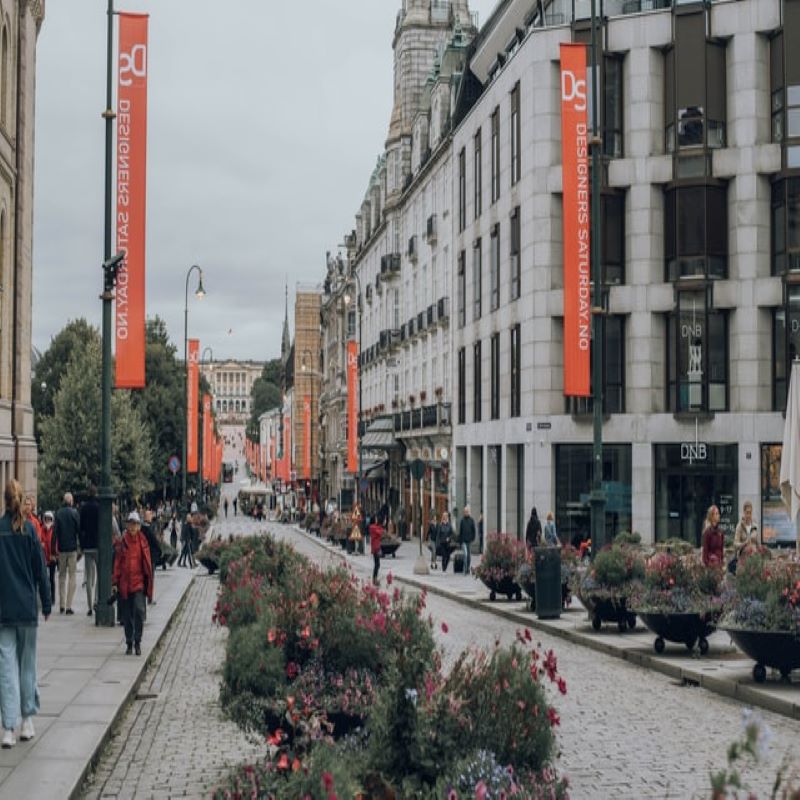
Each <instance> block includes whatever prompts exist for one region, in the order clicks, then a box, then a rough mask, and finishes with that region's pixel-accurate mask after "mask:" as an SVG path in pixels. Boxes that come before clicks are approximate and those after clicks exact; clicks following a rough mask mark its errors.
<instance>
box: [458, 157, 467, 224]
mask: <svg viewBox="0 0 800 800" xmlns="http://www.w3.org/2000/svg"><path fill="white" fill-rule="evenodd" d="M466 227H467V150H466V148H465V147H462V148H461V152H459V154H458V230H459V231H463V230H464V228H466Z"/></svg>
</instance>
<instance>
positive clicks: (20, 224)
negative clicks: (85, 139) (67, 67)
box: [0, 0, 45, 495]
mask: <svg viewBox="0 0 800 800" xmlns="http://www.w3.org/2000/svg"><path fill="white" fill-rule="evenodd" d="M44 5H45V4H44V2H43V0H2V2H0V11H2V14H0V133H1V134H2V135H0V287H2V293H0V483H2V484H3V485H4V484H5V482H6V481H7V480H8V479H9V478H14V477H15V478H16V479H17V480H18V481H19V482H20V483H21V484H22V487H23V490H24V491H25V492H26V493H31V494H34V495H35V494H36V485H37V473H36V470H37V466H36V462H37V458H38V451H37V446H36V441H35V439H34V436H33V408H32V407H31V333H32V331H31V319H32V294H31V288H32V273H33V264H32V257H31V253H32V251H33V149H34V148H33V141H34V117H35V114H34V112H35V85H36V82H35V80H36V39H37V37H38V35H39V29H40V28H41V25H42V21H43V19H44Z"/></svg>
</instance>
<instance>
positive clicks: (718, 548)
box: [702, 506, 725, 567]
mask: <svg viewBox="0 0 800 800" xmlns="http://www.w3.org/2000/svg"><path fill="white" fill-rule="evenodd" d="M702 545H703V563H704V564H705V565H706V566H707V567H710V566H719V565H720V564H722V558H723V554H724V550H725V534H724V533H723V532H722V529H721V528H720V527H719V509H718V508H717V507H716V506H711V508H709V509H708V514H706V526H705V528H704V530H703V539H702Z"/></svg>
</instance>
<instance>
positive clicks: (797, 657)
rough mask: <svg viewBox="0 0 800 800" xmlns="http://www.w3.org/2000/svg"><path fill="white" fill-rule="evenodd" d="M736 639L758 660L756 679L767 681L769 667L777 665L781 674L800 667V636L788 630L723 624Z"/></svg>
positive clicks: (736, 641)
mask: <svg viewBox="0 0 800 800" xmlns="http://www.w3.org/2000/svg"><path fill="white" fill-rule="evenodd" d="M720 630H724V631H725V632H726V633H727V634H728V635H729V636H730V637H731V639H733V641H734V644H735V645H736V646H737V647H738V648H739V649H740V650H742V651H743V652H744V653H745V654H746V655H748V656H750V658H752V659H753V661H755V662H756V663H755V666H754V667H753V680H754V681H755V682H756V683H764V681H765V680H766V679H767V670H766V668H767V667H772V668H773V669H777V670H779V671H780V673H781V677H782V678H788V677H789V673H791V671H792V670H793V669H797V668H798V667H800V636H798V635H797V634H795V633H792V632H789V631H764V630H761V631H759V630H744V629H742V628H720Z"/></svg>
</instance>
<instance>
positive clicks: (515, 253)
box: [508, 206, 522, 300]
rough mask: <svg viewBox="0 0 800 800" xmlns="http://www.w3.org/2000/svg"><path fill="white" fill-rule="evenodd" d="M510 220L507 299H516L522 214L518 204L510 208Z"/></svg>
mask: <svg viewBox="0 0 800 800" xmlns="http://www.w3.org/2000/svg"><path fill="white" fill-rule="evenodd" d="M510 220H511V221H510V224H509V237H508V238H509V248H508V249H509V253H508V268H509V272H510V281H509V300H517V299H518V298H519V297H520V295H521V294H522V215H521V213H520V207H519V206H517V207H516V208H514V209H513V210H512V212H511V217H510Z"/></svg>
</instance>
